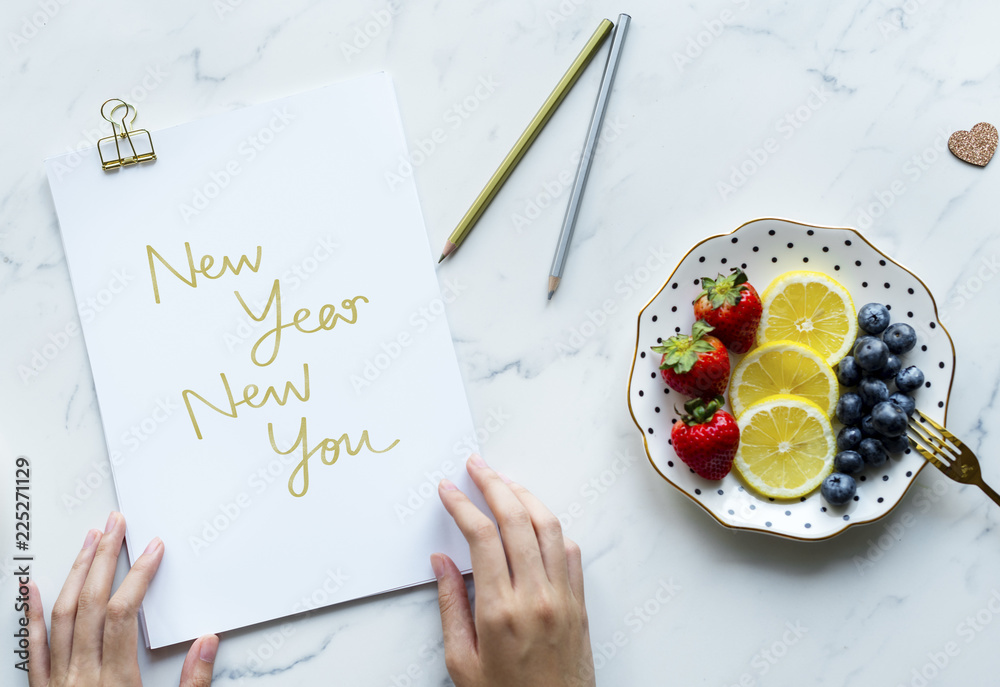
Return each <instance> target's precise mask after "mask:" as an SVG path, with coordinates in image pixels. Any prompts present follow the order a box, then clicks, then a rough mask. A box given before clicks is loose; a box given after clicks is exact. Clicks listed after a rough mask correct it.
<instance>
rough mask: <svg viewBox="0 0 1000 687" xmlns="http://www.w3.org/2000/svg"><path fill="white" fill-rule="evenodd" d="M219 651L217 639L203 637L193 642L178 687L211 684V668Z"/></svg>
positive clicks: (206, 686) (210, 636) (207, 636)
mask: <svg viewBox="0 0 1000 687" xmlns="http://www.w3.org/2000/svg"><path fill="white" fill-rule="evenodd" d="M218 650H219V638H218V637H216V636H215V635H203V636H201V637H199V638H198V639H196V640H194V644H192V645H191V649H190V650H188V653H187V657H185V659H184V667H183V668H181V684H180V687H208V686H209V685H211V684H212V666H214V665H215V653H216V651H218Z"/></svg>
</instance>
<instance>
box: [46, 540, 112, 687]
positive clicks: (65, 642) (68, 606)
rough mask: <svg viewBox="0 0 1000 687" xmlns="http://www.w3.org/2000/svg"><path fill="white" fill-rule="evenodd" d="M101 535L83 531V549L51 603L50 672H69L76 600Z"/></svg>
mask: <svg viewBox="0 0 1000 687" xmlns="http://www.w3.org/2000/svg"><path fill="white" fill-rule="evenodd" d="M101 538H102V534H101V533H100V531H98V530H90V531H89V532H87V538H86V539H85V540H84V542H83V548H82V549H80V553H78V554H77V556H76V560H75V561H73V568H72V569H71V570H70V571H69V575H67V576H66V582H64V583H63V587H62V591H60V592H59V596H58V597H56V602H55V603H54V604H52V632H51V634H50V637H49V652H50V653H49V661H50V664H51V666H50V671H51V672H53V673H55V674H56V675H65V674H66V673H67V672H68V671H69V660H70V656H71V654H72V650H73V626H74V625H75V624H76V607H77V604H78V603H79V600H80V590H81V589H83V584H84V582H86V581H87V574H88V573H89V572H90V566H91V564H92V563H93V562H94V555H95V554H96V552H97V546H98V544H99V543H100V541H101Z"/></svg>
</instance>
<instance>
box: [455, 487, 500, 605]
mask: <svg viewBox="0 0 1000 687" xmlns="http://www.w3.org/2000/svg"><path fill="white" fill-rule="evenodd" d="M438 496H440V497H441V503H443V504H444V507H445V510H447V511H448V513H449V514H450V515H451V517H452V518H453V519H454V520H455V524H456V525H458V529H460V530H461V531H462V535H463V536H464V537H465V541H467V542H468V543H469V554H470V555H471V557H472V575H473V577H474V578H475V580H476V585H478V587H479V589H482V590H484V591H486V590H489V591H490V592H491V593H503V592H504V591H509V590H510V573H509V572H508V571H507V556H506V554H504V552H503V544H502V543H501V542H500V535H499V534H498V533H497V526H496V525H494V524H493V521H492V520H490V519H489V518H488V517H486V516H485V515H484V514H483V512H482V511H481V510H479V508H477V507H476V504H474V503H473V502H472V501H470V500H469V497H468V496H466V495H465V494H463V493H462V491H461V490H460V489H459V488H458V487H456V486H455V485H454V484H452V483H451V482H450V481H448V480H446V479H444V480H441V483H440V484H439V485H438Z"/></svg>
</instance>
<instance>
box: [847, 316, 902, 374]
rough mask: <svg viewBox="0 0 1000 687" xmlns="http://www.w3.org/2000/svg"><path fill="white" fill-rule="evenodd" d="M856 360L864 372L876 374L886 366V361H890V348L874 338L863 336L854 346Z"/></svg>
mask: <svg viewBox="0 0 1000 687" xmlns="http://www.w3.org/2000/svg"><path fill="white" fill-rule="evenodd" d="M893 326H895V325H893ZM854 359H855V360H857V361H858V365H859V366H860V367H861V369H862V370H865V371H866V372H875V371H876V370H881V369H882V368H883V367H884V366H885V361H886V360H888V359H889V348H888V346H886V344H885V343H883V342H881V341H879V340H878V339H876V338H875V337H874V336H863V337H861V338H860V339H858V343H857V344H856V345H855V346H854Z"/></svg>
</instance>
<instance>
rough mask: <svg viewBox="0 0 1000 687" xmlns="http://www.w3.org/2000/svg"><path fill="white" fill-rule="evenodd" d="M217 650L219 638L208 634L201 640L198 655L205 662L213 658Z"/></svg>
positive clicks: (209, 661)
mask: <svg viewBox="0 0 1000 687" xmlns="http://www.w3.org/2000/svg"><path fill="white" fill-rule="evenodd" d="M218 650H219V638H218V637H216V636H215V635H208V636H207V637H203V638H202V640H201V651H200V652H199V653H198V657H199V658H200V659H201V660H203V661H204V662H205V663H211V662H212V661H214V660H215V653H216V652H217V651H218Z"/></svg>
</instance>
